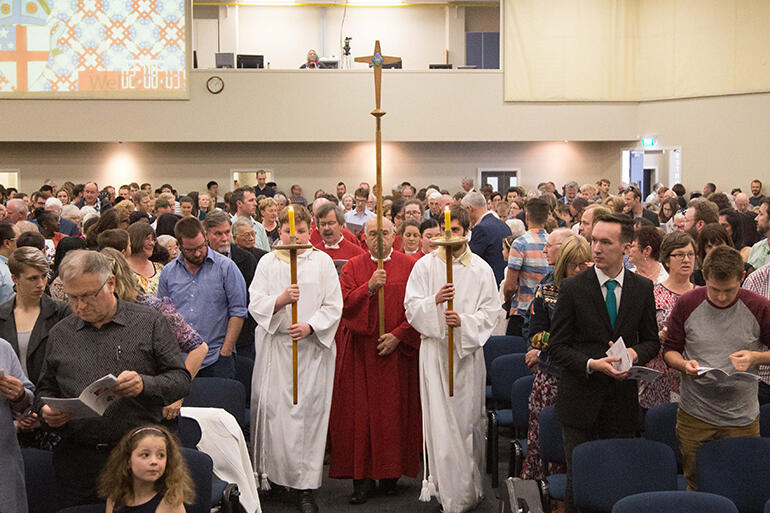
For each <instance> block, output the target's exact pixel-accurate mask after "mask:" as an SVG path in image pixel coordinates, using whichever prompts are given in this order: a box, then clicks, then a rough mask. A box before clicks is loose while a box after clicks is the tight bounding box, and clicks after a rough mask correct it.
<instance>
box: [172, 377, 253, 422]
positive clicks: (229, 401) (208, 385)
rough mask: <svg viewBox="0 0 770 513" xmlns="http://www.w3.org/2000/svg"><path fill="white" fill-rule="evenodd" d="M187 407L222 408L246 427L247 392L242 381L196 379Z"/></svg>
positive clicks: (193, 382)
mask: <svg viewBox="0 0 770 513" xmlns="http://www.w3.org/2000/svg"><path fill="white" fill-rule="evenodd" d="M184 404H185V406H197V407H200V408H222V409H224V410H225V411H227V412H228V413H229V414H230V415H232V416H233V417H235V420H237V421H238V424H239V425H240V426H241V427H242V428H243V427H244V426H245V425H246V406H245V405H246V391H245V390H244V388H243V385H242V384H241V383H240V381H236V380H234V379H226V378H195V379H193V380H192V383H191V385H190V393H189V394H188V395H187V397H186V398H185V400H184Z"/></svg>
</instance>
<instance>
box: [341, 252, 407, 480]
mask: <svg viewBox="0 0 770 513" xmlns="http://www.w3.org/2000/svg"><path fill="white" fill-rule="evenodd" d="M413 265H414V260H412V259H411V258H410V257H408V256H406V255H404V254H403V253H399V252H396V251H393V252H392V253H391V257H390V260H388V261H387V262H385V263H384V268H385V272H386V274H387V281H386V284H385V333H392V334H393V335H395V336H396V337H398V339H399V340H400V341H401V342H400V343H399V344H398V346H397V347H396V350H395V351H393V352H392V353H390V354H389V355H387V356H378V354H377V353H378V351H377V349H376V348H377V338H378V334H379V328H378V313H377V312H378V308H377V294H371V295H370V294H369V278H371V276H372V273H374V271H375V270H377V262H376V261H374V260H372V259H371V257H370V255H369V254H368V253H367V254H365V255H360V256H357V257H355V258H353V259H352V260H350V261H349V262H348V263H347V264H346V265H345V267H343V269H342V275H341V276H340V282H341V285H342V298H343V301H344V307H343V311H342V319H343V322H344V323H345V325H346V326H347V328H348V329H349V330H350V332H351V341H350V344H349V345H348V346H347V348H345V350H344V354H342V355H340V349H339V348H337V356H338V362H339V363H338V366H337V376H335V385H334V393H333V395H332V408H331V416H330V420H329V433H330V437H331V464H330V466H329V477H332V478H337V479H350V478H352V479H365V478H370V479H387V478H397V477H399V476H401V475H407V476H416V475H417V473H418V472H419V470H420V451H421V449H422V445H421V444H422V424H421V419H420V395H419V394H420V388H419V382H418V376H419V368H418V358H419V346H420V335H419V333H417V331H415V330H414V329H413V328H412V327H411V326H410V325H409V323H408V322H407V321H406V315H405V312H404V293H405V291H406V282H407V280H408V278H409V273H410V272H411V270H412V266H413Z"/></svg>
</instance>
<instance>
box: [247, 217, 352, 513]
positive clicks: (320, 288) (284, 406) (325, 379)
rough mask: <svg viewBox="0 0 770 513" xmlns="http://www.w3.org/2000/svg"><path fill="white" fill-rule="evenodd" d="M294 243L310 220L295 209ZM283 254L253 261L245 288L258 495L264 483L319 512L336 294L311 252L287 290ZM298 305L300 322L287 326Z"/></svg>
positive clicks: (338, 305)
mask: <svg viewBox="0 0 770 513" xmlns="http://www.w3.org/2000/svg"><path fill="white" fill-rule="evenodd" d="M293 207H294V215H295V220H296V236H297V239H296V242H297V243H298V244H308V243H309V242H308V241H309V239H310V214H309V213H308V211H307V209H305V208H304V207H303V206H301V205H293ZM278 220H279V224H280V227H281V228H280V236H281V243H282V244H288V243H289V240H290V233H289V212H288V209H287V208H284V209H283V210H282V211H281V214H280V216H279V219H278ZM290 283H291V276H290V267H289V251H281V250H275V249H274V250H273V251H272V252H271V253H270V254H267V255H265V256H264V257H262V259H261V260H260V261H259V265H258V266H257V270H256V272H255V274H254V281H252V283H251V286H250V287H249V293H250V296H251V301H250V303H249V312H251V315H253V316H254V319H255V320H256V321H257V324H258V326H257V329H256V335H255V346H256V359H255V362H256V364H255V366H254V374H253V376H252V395H251V439H252V440H253V446H254V466H255V470H256V472H258V474H259V477H260V479H261V483H262V484H261V488H262V489H263V490H266V489H269V488H270V487H269V482H272V483H275V484H278V485H281V486H285V487H288V488H292V489H294V490H298V491H299V493H298V494H297V498H298V501H299V509H300V511H303V512H306V513H313V512H315V511H318V508H317V506H316V504H315V499H314V498H313V493H312V490H314V489H316V488H320V486H321V475H322V472H323V459H324V448H325V446H326V432H327V428H328V424H329V409H330V407H331V401H332V389H333V386H334V361H335V355H336V347H335V345H334V334H335V333H336V331H337V325H338V324H339V322H340V318H341V316H342V293H341V292H340V282H339V278H338V276H337V271H336V269H335V267H334V262H333V261H332V259H331V258H330V257H329V256H328V255H327V254H326V253H324V252H322V251H318V250H316V249H315V248H313V249H307V250H299V251H298V255H297V285H290ZM295 302H296V303H297V307H298V316H297V320H298V322H297V323H296V324H292V323H291V304H292V303H295ZM292 340H298V341H299V343H298V400H297V404H293V401H292V396H293V384H292Z"/></svg>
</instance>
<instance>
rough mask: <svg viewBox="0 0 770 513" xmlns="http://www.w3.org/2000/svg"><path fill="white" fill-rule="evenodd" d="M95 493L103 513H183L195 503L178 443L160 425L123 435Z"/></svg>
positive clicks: (133, 430) (190, 480)
mask: <svg viewBox="0 0 770 513" xmlns="http://www.w3.org/2000/svg"><path fill="white" fill-rule="evenodd" d="M99 494H100V495H101V496H102V497H104V498H105V499H106V500H107V508H106V513H113V512H115V513H118V512H120V513H184V511H185V507H184V505H185V504H191V503H192V502H193V501H194V500H195V494H194V490H193V483H192V479H191V478H190V475H189V472H188V470H187V466H186V465H185V462H184V460H183V459H182V451H181V450H180V449H179V444H178V443H177V441H176V440H175V439H174V438H173V436H172V435H171V433H170V432H169V431H168V430H167V429H166V428H164V427H162V426H143V427H139V428H136V429H132V430H131V431H129V432H128V433H126V434H125V435H124V436H123V438H122V439H121V440H120V442H119V443H118V445H117V446H116V447H115V449H114V450H113V451H112V453H111V454H110V458H109V460H107V465H106V466H105V468H104V471H103V472H102V475H101V478H100V480H99Z"/></svg>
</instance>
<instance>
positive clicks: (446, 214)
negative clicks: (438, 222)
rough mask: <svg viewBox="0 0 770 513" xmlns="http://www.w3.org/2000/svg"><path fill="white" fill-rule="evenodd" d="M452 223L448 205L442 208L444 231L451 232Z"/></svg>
mask: <svg viewBox="0 0 770 513" xmlns="http://www.w3.org/2000/svg"><path fill="white" fill-rule="evenodd" d="M451 224H452V221H451V216H450V215H449V205H447V206H446V207H444V229H445V230H446V231H448V232H451V231H452V227H451Z"/></svg>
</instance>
